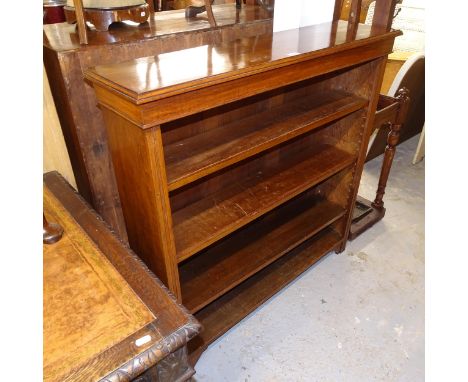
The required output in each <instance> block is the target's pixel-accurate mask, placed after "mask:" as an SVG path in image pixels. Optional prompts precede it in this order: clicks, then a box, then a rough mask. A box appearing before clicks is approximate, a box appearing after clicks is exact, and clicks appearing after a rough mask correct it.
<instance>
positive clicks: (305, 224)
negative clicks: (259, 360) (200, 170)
mask: <svg viewBox="0 0 468 382" xmlns="http://www.w3.org/2000/svg"><path fill="white" fill-rule="evenodd" d="M344 214H345V210H344V208H342V207H340V206H338V205H336V204H334V203H331V202H329V201H327V200H322V199H321V198H299V199H298V200H295V201H294V202H293V203H291V204H287V205H285V206H284V207H280V208H279V209H278V211H274V214H272V215H270V216H266V217H265V218H263V219H260V220H259V221H255V222H254V223H252V224H251V225H249V226H248V227H246V228H244V229H243V230H240V231H237V232H236V233H235V234H233V235H232V236H230V237H228V238H227V239H225V240H224V241H222V242H221V243H219V244H217V245H215V246H213V247H211V248H209V249H208V250H207V251H204V252H202V253H200V254H199V255H198V256H197V257H196V258H194V259H193V260H192V259H191V260H190V261H188V262H186V263H185V264H183V265H181V266H180V280H181V286H182V299H183V301H184V305H185V306H186V308H187V309H189V311H191V312H192V313H195V312H197V311H199V310H200V309H201V308H203V307H204V306H206V305H208V304H209V303H210V302H212V301H213V300H215V299H216V298H217V297H219V296H221V295H223V294H224V293H225V292H226V291H228V290H230V289H232V288H233V287H235V286H236V285H238V284H240V283H241V282H242V281H244V280H245V279H247V278H248V277H250V276H251V275H253V274H255V273H256V272H258V271H259V270H261V269H262V268H264V267H266V266H267V265H269V264H270V263H272V262H273V261H275V260H276V259H277V258H279V257H281V256H283V255H284V254H286V253H287V252H289V251H290V250H292V249H294V248H295V247H296V246H298V245H299V244H301V243H302V242H304V241H305V240H307V239H308V238H310V237H312V236H313V235H315V234H316V233H318V232H319V231H320V230H322V229H323V228H326V227H327V226H329V225H330V224H332V223H333V222H335V221H336V220H338V219H339V218H341V217H342V216H343V215H344Z"/></svg>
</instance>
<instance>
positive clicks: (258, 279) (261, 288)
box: [188, 227, 342, 359]
mask: <svg viewBox="0 0 468 382" xmlns="http://www.w3.org/2000/svg"><path fill="white" fill-rule="evenodd" d="M341 241H342V237H341V236H340V235H339V234H338V233H337V232H336V231H334V230H333V229H332V228H330V227H329V228H326V229H324V230H322V231H320V232H319V233H318V234H316V235H314V236H313V237H312V238H311V239H309V240H308V241H306V242H305V243H303V244H302V245H300V246H298V247H296V248H295V249H294V250H292V251H291V252H289V253H288V254H287V255H285V256H283V257H281V258H280V259H278V260H276V261H275V262H274V263H273V264H271V265H269V266H268V267H266V268H264V269H263V270H261V271H260V272H258V273H256V274H255V275H254V276H252V277H250V278H249V279H247V280H246V281H244V282H243V283H241V284H240V285H239V286H237V287H236V288H234V289H232V290H231V291H229V292H228V293H226V294H224V295H223V296H222V297H220V298H219V299H217V300H216V301H214V302H212V303H211V304H210V305H208V306H207V307H205V308H204V309H202V310H200V311H199V312H198V313H197V314H196V315H195V317H196V318H197V319H198V320H199V321H200V323H201V324H202V325H203V327H204V331H203V332H202V333H201V334H200V335H199V336H198V337H196V338H194V339H193V340H192V341H191V342H189V344H188V348H189V352H190V353H191V357H192V358H193V359H197V358H198V357H199V356H200V353H201V352H202V351H203V349H204V345H205V344H206V343H210V342H212V339H213V338H218V337H219V336H220V335H222V334H223V333H225V332H226V331H228V330H229V329H231V328H232V327H233V326H234V325H235V324H237V323H238V322H239V321H240V320H242V318H244V317H245V316H247V315H248V314H249V313H250V312H252V311H253V310H254V309H255V308H257V307H259V306H260V305H261V304H263V303H264V302H265V301H266V300H268V299H269V298H270V297H272V296H273V295H275V294H276V293H278V292H279V291H280V290H281V289H282V288H284V287H285V286H286V285H288V284H289V283H290V282H291V281H293V280H294V279H295V278H296V277H298V276H299V275H301V274H302V273H303V272H304V271H306V270H307V269H308V268H309V267H310V266H312V265H313V264H315V263H316V262H317V261H318V260H320V259H321V258H322V257H323V256H324V255H326V254H327V253H329V252H330V251H333V250H338V247H339V244H340V242H341Z"/></svg>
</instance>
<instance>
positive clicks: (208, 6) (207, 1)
mask: <svg viewBox="0 0 468 382" xmlns="http://www.w3.org/2000/svg"><path fill="white" fill-rule="evenodd" d="M205 8H206V13H207V14H208V21H209V22H210V25H211V26H212V27H215V26H216V19H215V17H214V14H213V8H212V6H211V0H205Z"/></svg>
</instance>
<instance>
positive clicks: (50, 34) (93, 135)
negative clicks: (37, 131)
mask: <svg viewBox="0 0 468 382" xmlns="http://www.w3.org/2000/svg"><path fill="white" fill-rule="evenodd" d="M213 12H214V14H215V16H216V20H217V24H218V27H217V28H215V29H213V28H211V27H210V24H209V23H208V21H207V20H203V19H201V18H199V19H198V18H196V19H193V20H186V19H185V15H184V10H178V11H168V12H156V13H154V14H153V15H151V16H150V19H149V20H148V23H147V24H144V25H141V26H140V27H138V28H127V27H125V25H115V28H114V27H113V28H112V30H111V31H109V32H96V31H88V34H87V38H88V44H87V45H81V44H80V42H79V37H78V32H77V30H76V28H75V26H74V25H70V24H67V23H61V24H53V25H45V26H44V52H43V53H44V55H43V57H44V65H45V68H46V71H47V76H48V78H49V82H50V86H51V90H52V94H53V97H54V101H55V104H56V106H57V112H58V117H59V119H60V124H61V127H62V131H63V135H64V138H65V142H66V145H67V149H68V154H69V156H70V161H71V164H72V167H73V172H74V175H75V179H76V183H77V187H78V191H79V192H80V194H81V195H82V196H83V197H84V198H85V199H86V200H87V201H88V202H89V203H90V204H91V205H92V206H93V207H94V209H95V210H96V211H97V212H98V213H99V214H100V215H101V216H102V217H103V218H104V220H105V221H106V222H108V223H109V224H110V225H111V227H112V229H113V230H114V231H115V232H116V233H117V234H118V235H119V236H120V237H121V238H122V239H123V240H126V238H127V234H126V230H125V223H124V219H123V215H122V210H121V205H120V199H119V194H118V191H117V185H116V181H115V175H114V170H113V165H112V162H111V159H110V155H109V149H108V144H107V136H106V131H105V127H104V121H103V118H102V114H101V112H100V111H99V109H98V107H97V101H96V97H95V95H94V92H93V89H92V87H91V86H89V85H88V84H87V83H86V82H85V81H84V79H83V71H84V70H86V68H88V67H90V66H94V65H100V64H110V63H119V62H122V61H126V60H130V59H134V58H139V57H145V56H149V55H152V54H158V53H164V52H170V51H174V50H177V49H183V48H188V47H194V46H200V45H204V44H210V43H215V42H223V41H230V40H233V39H236V38H239V37H241V36H242V37H250V36H257V35H262V34H265V33H270V32H271V31H272V27H273V23H272V13H271V12H268V11H267V10H266V9H264V8H263V7H259V6H250V5H246V6H243V7H242V9H241V10H240V12H239V11H238V10H236V8H235V7H234V6H232V4H224V5H214V6H213Z"/></svg>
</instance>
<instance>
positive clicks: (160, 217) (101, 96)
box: [85, 21, 399, 361]
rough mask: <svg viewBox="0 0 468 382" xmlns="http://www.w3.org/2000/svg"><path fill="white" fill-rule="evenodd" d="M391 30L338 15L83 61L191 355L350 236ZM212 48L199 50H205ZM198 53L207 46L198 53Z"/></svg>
mask: <svg viewBox="0 0 468 382" xmlns="http://www.w3.org/2000/svg"><path fill="white" fill-rule="evenodd" d="M398 35H399V33H398V32H394V31H391V32H387V31H386V30H383V31H382V29H377V28H372V27H370V26H366V25H359V26H358V27H356V26H354V27H353V28H349V27H348V24H347V23H346V22H342V21H337V22H333V23H330V24H321V25H318V26H311V27H307V28H301V29H299V30H296V31H284V32H279V33H275V34H269V35H263V36H257V37H254V38H246V39H239V40H236V41H230V42H226V43H222V44H218V45H209V46H204V47H199V48H191V49H188V50H187V51H185V52H182V53H183V54H182V55H183V56H184V57H186V59H187V60H189V59H190V57H191V56H192V55H193V56H194V60H193V62H197V63H200V62H204V61H205V58H206V63H207V64H206V67H202V68H200V67H198V68H196V70H195V69H194V70H193V73H192V72H187V71H184V72H183V73H178V72H177V71H176V70H175V71H171V75H170V76H169V77H168V78H165V76H164V71H161V70H160V69H161V68H160V66H161V63H162V62H163V63H164V67H168V68H177V64H178V60H179V57H180V54H172V53H166V54H164V56H162V57H159V56H155V57H147V58H141V59H138V60H135V61H129V62H126V63H122V64H115V65H113V64H111V65H102V66H99V67H96V68H93V69H89V70H88V71H87V72H86V73H85V76H86V78H87V79H88V80H89V81H91V82H92V83H93V86H94V88H95V91H96V96H97V98H98V100H99V103H100V105H101V109H102V113H103V116H104V120H105V123H106V128H107V133H108V141H109V147H110V151H111V155H112V159H113V164H114V169H115V172H116V179H117V184H118V187H119V194H120V198H121V201H122V209H123V213H124V216H125V221H126V226H127V232H128V237H129V241H130V245H131V247H132V248H133V249H134V250H135V252H136V253H137V254H138V255H139V256H140V257H141V258H142V259H143V261H145V262H146V264H148V266H149V267H150V268H151V270H153V271H154V272H155V273H156V275H157V276H158V277H159V278H160V279H161V280H162V281H163V282H164V283H165V284H166V285H167V286H168V287H169V289H170V290H171V291H172V292H173V293H174V294H175V295H176V296H177V298H178V299H179V301H181V302H182V303H183V304H185V305H186V307H187V308H188V309H189V310H190V311H191V312H193V313H195V317H196V318H197V319H198V320H199V321H200V322H201V323H202V324H203V325H204V327H205V329H204V332H203V333H202V334H201V335H200V336H199V337H198V338H197V339H195V340H194V341H192V342H191V343H190V344H189V348H190V349H191V355H190V357H191V359H192V360H193V361H195V360H196V359H197V357H198V356H199V355H200V354H201V352H202V351H203V350H204V349H205V348H206V347H207V346H208V345H209V344H210V343H211V342H213V341H214V340H215V339H216V338H217V337H219V336H220V335H222V334H223V333H224V332H225V331H226V330H228V329H229V328H231V327H232V326H233V325H235V324H236V323H237V322H239V321H240V320H241V319H242V318H243V317H245V316H246V315H248V314H249V313H250V312H252V310H253V309H255V308H256V307H258V306H259V305H260V304H262V303H263V302H264V301H266V300H267V299H268V298H269V297H271V296H272V295H274V294H275V293H276V292H278V291H279V290H280V289H281V288H282V287H284V286H285V285H286V284H288V283H289V282H291V281H292V280H294V278H296V277H297V276H298V275H299V274H301V273H302V272H304V271H305V270H306V269H307V268H308V267H310V266H311V265H312V264H314V263H315V262H316V261H317V260H318V259H320V258H321V257H322V256H324V255H326V254H327V253H328V252H330V251H335V252H341V251H343V250H344V249H345V245H346V239H347V236H348V232H349V227H350V221H351V212H352V207H353V206H354V201H355V198H356V194H357V189H358V185H359V179H360V176H361V172H362V168H363V164H364V159H365V154H366V146H367V141H368V137H369V135H370V134H369V133H370V129H371V127H372V126H371V122H370V119H369V117H370V116H372V115H373V113H374V112H375V108H376V105H377V99H378V90H379V88H380V82H381V80H382V75H383V71H384V67H385V61H386V55H387V54H388V53H389V52H390V51H391V49H392V45H393V40H394V38H395V37H396V36H398ZM205 55H206V56H205ZM200 57H201V58H203V59H200Z"/></svg>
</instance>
